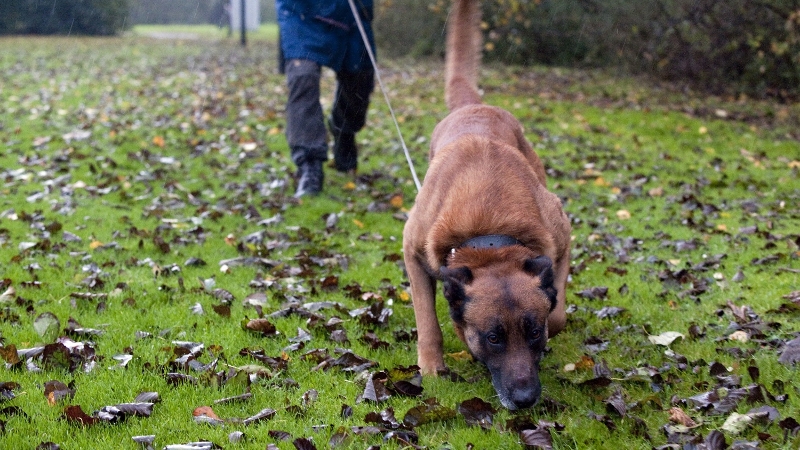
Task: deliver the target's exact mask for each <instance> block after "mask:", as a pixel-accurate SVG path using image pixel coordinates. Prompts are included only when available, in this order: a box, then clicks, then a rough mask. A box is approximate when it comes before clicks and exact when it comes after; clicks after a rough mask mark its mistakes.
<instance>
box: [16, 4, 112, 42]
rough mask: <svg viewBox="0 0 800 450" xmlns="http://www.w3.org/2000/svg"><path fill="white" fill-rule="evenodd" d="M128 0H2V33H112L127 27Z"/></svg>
mask: <svg viewBox="0 0 800 450" xmlns="http://www.w3.org/2000/svg"><path fill="white" fill-rule="evenodd" d="M127 17H128V0H13V1H2V2H0V34H88V35H103V36H106V35H113V34H117V33H118V32H120V31H122V30H123V29H124V28H125V25H126V20H127Z"/></svg>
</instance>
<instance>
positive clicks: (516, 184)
mask: <svg viewBox="0 0 800 450" xmlns="http://www.w3.org/2000/svg"><path fill="white" fill-rule="evenodd" d="M480 48H481V31H480V5H479V2H478V1H477V0H456V1H455V4H454V8H453V11H452V13H451V17H450V24H449V26H448V34H447V61H446V71H445V72H446V75H445V77H446V80H445V97H446V101H447V105H448V108H449V109H450V114H449V115H448V116H447V117H446V118H445V119H444V120H442V121H441V122H440V123H439V124H438V125H437V126H436V128H435V129H434V131H433V137H432V139H431V148H430V166H429V168H428V172H427V174H426V176H425V182H424V184H423V186H422V189H421V190H420V192H419V194H418V195H417V199H416V204H415V205H414V207H413V209H412V210H411V212H410V213H409V219H408V222H407V223H406V225H405V229H404V230H403V251H404V252H405V263H406V269H407V271H408V276H409V279H410V281H411V293H412V297H413V302H414V314H415V316H416V321H417V331H418V334H419V341H418V364H419V366H420V368H421V369H422V372H423V373H424V374H435V373H437V372H439V371H442V370H444V369H445V364H444V359H443V353H442V331H441V328H440V327H439V321H438V319H437V317H436V308H435V297H436V280H437V279H440V280H442V281H443V285H444V296H445V298H446V299H447V301H448V303H449V308H450V316H451V318H452V320H453V323H454V326H455V331H456V333H457V334H458V336H459V338H461V340H462V341H464V342H465V343H466V344H467V347H468V348H469V351H470V352H471V353H472V355H473V357H474V358H475V359H477V360H478V361H480V362H482V363H484V364H485V365H486V366H487V367H488V369H489V371H490V373H491V375H492V384H493V385H494V388H495V390H496V391H497V394H498V396H499V398H500V402H501V403H502V404H503V406H505V407H507V408H508V409H519V408H526V407H529V406H532V405H533V404H534V403H536V401H537V400H538V399H539V396H540V394H541V384H540V382H539V374H538V372H539V361H540V359H541V357H542V354H543V352H544V348H545V345H546V343H547V339H548V338H549V337H552V336H554V335H555V334H556V333H558V332H559V331H561V329H562V328H564V323H565V321H566V317H565V311H564V288H565V285H566V282H567V275H568V272H569V248H570V233H571V228H570V224H569V220H568V219H567V216H566V215H565V214H564V212H563V210H562V209H561V201H560V200H559V198H558V197H557V196H555V195H554V194H552V193H550V192H548V191H547V189H546V187H545V171H544V166H543V165H542V162H541V161H540V160H539V157H538V156H537V155H536V153H535V152H534V151H533V149H532V148H531V146H530V144H529V143H528V142H527V141H526V140H525V137H524V136H523V134H522V127H521V125H520V124H519V122H517V120H516V119H514V117H513V116H512V115H511V114H510V113H508V112H507V111H504V110H502V109H500V108H496V107H493V106H488V105H483V104H481V100H480V94H479V93H478V90H477V72H478V66H479V64H480Z"/></svg>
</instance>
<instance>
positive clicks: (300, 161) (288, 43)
mask: <svg viewBox="0 0 800 450" xmlns="http://www.w3.org/2000/svg"><path fill="white" fill-rule="evenodd" d="M353 2H354V4H355V6H356V9H357V11H358V15H359V17H360V19H361V22H362V24H363V27H364V29H365V31H366V35H367V40H368V41H369V45H370V47H371V48H372V50H373V52H374V49H375V41H374V36H373V33H372V27H371V22H372V19H373V1H372V0H353ZM275 7H276V10H277V13H278V26H279V28H280V50H281V66H282V69H283V71H284V73H285V74H286V84H287V87H288V89H289V95H288V100H287V103H286V140H287V141H288V143H289V148H290V150H291V157H292V161H293V162H294V164H295V165H296V166H297V179H298V181H297V191H296V192H295V197H302V196H306V195H316V194H319V193H320V192H321V191H322V186H323V181H324V172H323V167H322V166H323V163H324V162H325V161H327V159H328V134H327V131H326V129H325V128H326V122H327V127H328V128H329V129H330V132H331V134H333V138H334V143H333V161H334V167H335V168H336V169H337V170H339V171H341V172H349V173H354V172H355V170H356V168H357V166H358V148H357V146H356V138H355V136H356V133H357V132H358V131H359V130H361V129H362V128H363V127H364V124H365V123H366V117H367V109H368V107H369V97H370V94H371V93H372V90H373V88H374V86H375V81H374V75H375V72H374V69H373V67H372V64H371V62H370V59H369V54H368V53H367V48H366V46H365V45H364V41H363V39H362V38H361V33H360V32H359V30H358V25H357V23H356V19H355V17H354V15H353V12H352V10H351V8H350V4H349V2H348V0H276V1H275ZM323 66H324V67H329V68H331V69H332V70H333V71H334V72H335V73H336V93H335V97H334V102H333V107H332V109H331V112H330V115H329V117H328V119H327V121H326V119H325V116H324V114H323V111H322V105H321V104H320V75H321V68H322V67H323Z"/></svg>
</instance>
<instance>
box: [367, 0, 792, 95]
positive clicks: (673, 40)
mask: <svg viewBox="0 0 800 450" xmlns="http://www.w3.org/2000/svg"><path fill="white" fill-rule="evenodd" d="M450 3H451V0H383V1H381V2H379V4H380V5H381V8H383V9H382V11H384V14H383V15H379V20H378V21H377V24H376V34H377V35H378V42H379V44H380V45H381V47H382V48H384V47H388V48H389V50H391V51H390V52H389V53H390V54H397V53H405V54H409V53H410V54H420V53H425V52H428V53H437V52H440V51H441V45H442V44H441V43H442V41H443V35H444V31H443V30H444V23H445V22H446V19H447V11H448V9H449V6H450ZM483 10H484V11H483V20H484V28H485V30H486V35H485V39H484V42H485V49H486V55H485V56H486V59H488V60H497V61H501V62H503V63H513V64H552V65H568V66H588V67H621V68H624V69H625V70H628V71H632V72H647V73H652V74H655V75H658V76H660V77H662V78H665V79H668V80H676V81H683V82H688V83H691V84H692V85H694V86H695V87H699V88H703V89H707V90H710V91H713V92H718V93H745V94H749V95H756V96H772V97H779V98H787V97H793V96H797V95H798V94H800V0H641V1H638V2H631V1H627V0H604V1H598V0H491V1H488V0H487V1H484V2H483Z"/></svg>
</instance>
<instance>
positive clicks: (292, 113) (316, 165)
mask: <svg viewBox="0 0 800 450" xmlns="http://www.w3.org/2000/svg"><path fill="white" fill-rule="evenodd" d="M285 69H286V83H287V85H288V87H289V99H288V102H287V104H286V140H287V141H288V143H289V148H290V149H291V152H292V153H291V156H292V161H293V162H294V163H295V164H296V165H297V169H298V177H299V179H298V183H297V193H296V194H295V196H296V197H300V196H302V195H306V194H311V195H314V194H317V193H319V192H320V191H321V190H322V182H323V176H324V175H323V172H322V163H323V162H324V161H325V160H327V159H328V134H327V131H326V130H325V116H324V115H323V113H322V105H320V102H319V96H320V87H319V81H320V72H321V68H320V66H319V64H317V63H315V62H314V61H309V60H304V59H292V60H288V61H286V66H285Z"/></svg>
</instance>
